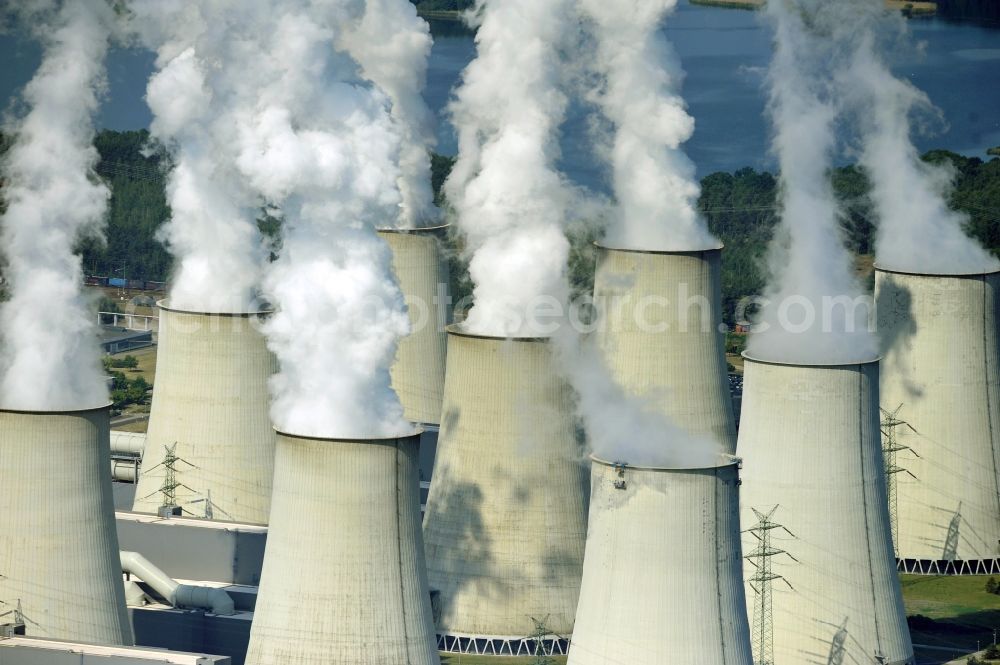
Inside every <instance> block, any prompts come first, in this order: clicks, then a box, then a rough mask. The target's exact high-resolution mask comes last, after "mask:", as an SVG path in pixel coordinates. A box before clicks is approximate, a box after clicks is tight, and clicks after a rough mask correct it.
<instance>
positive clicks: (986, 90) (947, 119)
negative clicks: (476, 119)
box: [0, 0, 1000, 189]
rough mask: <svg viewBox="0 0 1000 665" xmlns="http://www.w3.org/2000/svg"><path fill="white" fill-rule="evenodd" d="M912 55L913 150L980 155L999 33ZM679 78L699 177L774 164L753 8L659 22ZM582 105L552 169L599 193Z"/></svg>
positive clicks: (925, 36) (16, 50)
mask: <svg viewBox="0 0 1000 665" xmlns="http://www.w3.org/2000/svg"><path fill="white" fill-rule="evenodd" d="M909 25H910V28H911V31H912V33H913V37H914V41H915V42H916V43H917V44H918V45H919V46H920V48H919V51H918V50H917V49H915V50H914V52H913V53H909V54H899V56H900V62H901V64H899V65H897V66H896V68H895V69H896V72H897V73H898V74H901V75H903V76H905V77H907V78H908V79H909V80H910V81H911V82H912V83H913V84H914V85H916V86H917V87H919V88H920V89H922V90H924V91H925V92H926V93H927V94H928V95H929V96H930V98H931V100H932V101H933V102H934V104H935V105H936V106H937V107H938V108H939V109H940V110H941V112H942V117H943V120H941V121H934V122H930V123H928V126H927V127H925V128H924V132H923V133H922V134H921V135H919V136H918V137H917V144H918V147H919V148H920V149H921V151H924V150H929V149H932V148H947V149H950V150H954V151H956V152H961V153H963V154H967V155H974V156H979V157H983V158H985V157H986V150H987V149H989V148H990V147H993V146H997V145H1000V29H997V28H995V27H994V28H991V27H988V26H986V25H980V24H977V23H974V22H961V23H959V22H950V21H946V20H944V19H939V18H929V19H913V20H911V21H910V22H909ZM457 27H458V26H457V25H456V24H452V25H450V26H448V25H446V24H436V25H435V29H434V32H435V44H434V50H433V53H432V56H431V62H430V71H429V76H428V85H427V91H426V97H427V101H428V103H429V104H430V105H431V107H432V108H433V109H435V111H437V112H438V116H439V118H440V120H441V122H440V124H439V131H438V151H439V152H441V153H444V154H454V152H455V137H454V133H453V132H452V130H451V127H450V125H449V124H448V122H447V113H446V110H445V107H446V104H447V102H448V99H449V98H450V95H451V91H452V89H453V87H454V85H455V84H456V83H457V82H458V80H459V77H460V75H461V72H462V70H463V68H464V67H465V66H466V64H468V62H469V61H470V60H471V59H472V58H473V57H474V55H475V44H474V43H473V38H472V35H471V34H469V33H466V32H465V31H463V30H461V29H457ZM666 33H667V35H668V37H669V38H670V40H671V41H672V42H673V44H674V46H675V48H676V50H677V52H678V53H679V54H680V57H681V60H682V62H683V65H684V68H685V70H686V71H687V79H686V82H685V86H684V96H685V98H686V99H687V101H688V104H689V110H690V113H691V114H692V115H693V116H694V118H695V121H696V127H697V129H696V132H695V135H694V137H693V138H692V139H691V141H689V142H688V144H687V146H686V149H687V152H688V154H689V155H690V156H691V158H692V159H693V160H694V162H695V164H697V166H698V172H699V175H702V176H703V175H707V174H708V173H712V172H714V171H733V170H736V169H738V168H742V167H744V166H752V167H754V168H757V169H762V168H772V167H773V160H772V159H771V157H770V155H769V153H768V138H769V128H768V124H767V121H766V118H765V117H764V93H763V90H762V76H763V74H764V71H765V68H766V67H767V63H768V60H769V58H770V51H771V46H770V39H769V35H768V31H767V30H766V29H765V28H764V27H762V25H761V23H760V16H759V14H758V13H756V12H752V11H744V10H738V9H721V8H715V7H704V6H696V5H690V4H687V2H686V0H684V1H683V2H682V4H681V6H680V7H679V9H678V11H677V12H676V14H675V15H674V16H673V17H672V18H671V20H670V21H669V22H668V24H667V27H666ZM0 54H2V56H3V60H4V63H3V67H0V98H3V99H7V100H9V99H11V97H12V95H13V94H14V92H15V91H16V90H18V89H19V88H20V87H21V86H23V85H24V83H25V82H27V80H28V79H30V77H31V75H32V73H33V71H34V68H35V67H36V66H37V64H38V57H39V54H38V48H37V46H35V45H33V44H30V43H26V42H24V41H22V40H19V39H17V38H16V37H15V36H12V35H0ZM152 67H153V56H152V54H150V53H147V52H144V51H141V50H137V49H116V50H114V51H113V52H112V54H111V56H110V57H109V63H108V70H109V74H108V78H109V90H108V95H107V99H106V100H105V103H104V104H103V106H102V108H101V114H100V118H99V122H100V125H101V126H102V127H107V128H111V129H137V128H140V127H146V126H148V124H149V120H150V115H149V109H148V108H146V105H145V103H144V101H143V99H142V96H143V94H144V92H145V80H146V78H147V77H148V76H149V73H150V72H151V71H152ZM586 125H587V120H586V109H583V108H579V107H577V108H574V109H573V111H572V113H571V114H570V118H569V119H568V121H567V123H566V125H565V127H564V129H563V137H562V146H563V162H562V164H561V167H562V168H563V170H564V171H565V172H566V173H567V174H568V175H569V176H570V177H571V178H572V179H573V180H575V181H577V182H579V183H581V184H585V185H588V186H591V187H595V188H601V189H603V187H602V186H601V183H602V182H603V180H604V173H603V171H602V169H601V168H600V167H599V166H598V164H597V162H596V160H595V159H594V157H593V155H592V154H591V152H590V149H589V146H588V141H587V140H586V132H585V128H586Z"/></svg>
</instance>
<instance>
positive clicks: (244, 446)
mask: <svg viewBox="0 0 1000 665" xmlns="http://www.w3.org/2000/svg"><path fill="white" fill-rule="evenodd" d="M159 308H160V322H159V341H158V343H159V349H158V351H157V356H156V385H155V389H154V391H153V403H152V406H151V408H150V416H149V428H148V431H147V436H146V442H145V450H144V451H143V456H142V460H143V463H142V469H141V472H140V475H139V482H138V484H137V487H136V494H135V504H134V509H135V510H136V511H138V512H147V513H154V514H155V513H157V512H158V511H159V510H160V509H161V508H162V507H163V506H165V505H166V506H168V507H167V510H171V511H176V510H177V509H179V510H181V511H183V512H184V514H187V515H195V516H203V517H215V518H218V519H224V520H232V521H237V522H251V523H257V524H263V523H266V522H267V515H268V510H269V509H270V502H271V475H272V471H273V470H272V464H273V460H274V431H273V429H272V428H271V421H270V413H269V400H270V396H269V393H268V388H267V382H268V379H269V378H270V377H271V375H272V374H273V373H274V372H275V371H276V369H277V367H276V361H275V358H274V356H273V354H272V353H271V352H270V351H269V350H268V348H267V345H266V343H265V341H264V337H263V335H262V334H261V333H260V331H259V330H258V321H259V318H260V317H262V316H266V313H261V314H247V313H237V314H233V313H200V312H186V311H181V310H176V309H171V308H170V307H169V305H168V303H166V301H161V302H160V303H159Z"/></svg>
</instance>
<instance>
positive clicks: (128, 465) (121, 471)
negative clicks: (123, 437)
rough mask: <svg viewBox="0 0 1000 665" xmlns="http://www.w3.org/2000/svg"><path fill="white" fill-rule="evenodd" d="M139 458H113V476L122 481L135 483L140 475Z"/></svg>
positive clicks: (114, 478)
mask: <svg viewBox="0 0 1000 665" xmlns="http://www.w3.org/2000/svg"><path fill="white" fill-rule="evenodd" d="M137 462H138V460H122V459H112V460H111V478H112V479H113V480H117V481H118V482H120V483H134V482H136V478H137V476H138V468H139V465H138V463H137Z"/></svg>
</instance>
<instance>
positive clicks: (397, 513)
mask: <svg viewBox="0 0 1000 665" xmlns="http://www.w3.org/2000/svg"><path fill="white" fill-rule="evenodd" d="M418 441H419V437H417V436H412V437H406V438H401V439H387V440H372V441H338V440H322V439H308V438H299V437H294V436H290V435H286V434H279V435H278V445H277V452H276V456H275V469H274V498H273V501H272V507H271V522H270V526H269V532H268V538H267V549H266V550H265V553H264V569H263V572H262V575H261V585H260V592H259V594H258V596H257V605H256V611H255V613H254V620H253V626H252V628H251V632H250V646H249V651H248V652H247V660H246V662H247V664H248V665H276V664H278V663H280V664H281V665H320V664H323V665H328V664H329V665H390V664H391V665H438V663H439V660H438V655H437V651H436V647H435V639H434V625H433V621H432V618H431V605H430V596H429V593H428V590H427V578H426V575H425V573H424V562H423V548H422V546H421V541H420V537H421V535H420V505H419V498H418V494H417V493H418V489H417V447H418V445H419V443H418Z"/></svg>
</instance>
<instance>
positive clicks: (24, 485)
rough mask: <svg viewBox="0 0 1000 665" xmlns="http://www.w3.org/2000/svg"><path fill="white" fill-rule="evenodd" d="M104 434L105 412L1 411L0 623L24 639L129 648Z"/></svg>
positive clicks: (105, 410)
mask: <svg viewBox="0 0 1000 665" xmlns="http://www.w3.org/2000/svg"><path fill="white" fill-rule="evenodd" d="M108 432H109V425H108V409H107V407H104V408H100V409H93V410H87V411H76V412H58V413H56V412H53V413H17V412H12V411H0V603H2V604H0V614H3V613H6V612H9V611H11V610H14V609H15V608H16V607H17V604H18V600H20V602H21V609H22V611H23V613H24V619H25V626H26V631H27V634H28V635H30V636H33V637H50V638H55V639H61V640H73V641H79V642H94V643H99V644H126V645H127V644H132V630H131V628H130V627H129V623H128V615H127V613H126V610H125V593H124V589H123V586H122V576H121V561H120V559H119V557H118V535H117V533H116V532H115V521H114V507H113V504H112V499H111V484H110V482H111V479H110V477H109V475H108V468H109V467H110V465H111V456H110V452H109V448H108ZM11 620H13V615H11V614H8V615H7V616H6V617H4V618H3V619H2V621H3V622H7V621H11Z"/></svg>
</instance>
